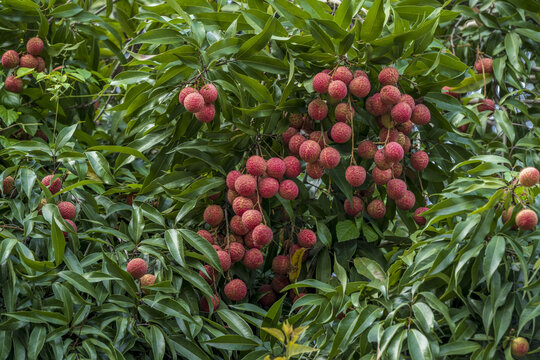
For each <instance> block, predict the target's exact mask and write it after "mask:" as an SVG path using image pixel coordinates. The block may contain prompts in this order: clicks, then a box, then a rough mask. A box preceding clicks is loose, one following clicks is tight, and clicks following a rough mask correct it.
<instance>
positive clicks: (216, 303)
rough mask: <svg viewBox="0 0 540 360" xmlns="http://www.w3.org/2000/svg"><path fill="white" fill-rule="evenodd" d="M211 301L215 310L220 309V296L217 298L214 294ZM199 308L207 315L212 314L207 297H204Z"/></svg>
mask: <svg viewBox="0 0 540 360" xmlns="http://www.w3.org/2000/svg"><path fill="white" fill-rule="evenodd" d="M210 300H211V301H212V305H213V306H214V310H217V309H218V308H219V296H217V294H214V296H212V297H211V298H210ZM199 308H200V309H201V311H202V312H205V313H207V312H210V306H209V305H208V300H207V299H206V297H204V296H203V297H202V298H201V302H200V303H199Z"/></svg>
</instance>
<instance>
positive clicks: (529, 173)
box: [519, 167, 540, 187]
mask: <svg viewBox="0 0 540 360" xmlns="http://www.w3.org/2000/svg"><path fill="white" fill-rule="evenodd" d="M539 180H540V172H538V169H536V168H533V167H527V168H525V169H523V170H521V171H520V173H519V183H520V184H521V185H523V186H527V187H531V186H535V185H536V184H538V181H539Z"/></svg>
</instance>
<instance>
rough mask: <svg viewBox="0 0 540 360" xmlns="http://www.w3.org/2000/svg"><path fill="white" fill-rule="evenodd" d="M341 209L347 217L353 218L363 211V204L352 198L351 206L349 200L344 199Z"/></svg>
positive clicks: (354, 197) (356, 198)
mask: <svg viewBox="0 0 540 360" xmlns="http://www.w3.org/2000/svg"><path fill="white" fill-rule="evenodd" d="M343 208H344V209H345V212H346V213H347V215H349V216H353V217H354V216H356V215H358V214H360V213H362V211H363V210H364V202H363V201H362V200H361V199H360V198H359V197H356V196H353V203H352V206H351V202H350V201H349V199H346V200H345V204H344V206H343Z"/></svg>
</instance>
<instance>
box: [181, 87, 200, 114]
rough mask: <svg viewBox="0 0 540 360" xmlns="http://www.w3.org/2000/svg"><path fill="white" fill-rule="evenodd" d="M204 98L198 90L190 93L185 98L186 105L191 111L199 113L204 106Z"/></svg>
mask: <svg viewBox="0 0 540 360" xmlns="http://www.w3.org/2000/svg"><path fill="white" fill-rule="evenodd" d="M204 104H205V103H204V98H203V97H202V95H201V94H199V93H198V92H193V93H191V94H188V95H187V96H186V97H185V98H184V107H185V108H186V110H187V111H188V112H190V113H197V112H199V111H201V110H202V109H203V107H204Z"/></svg>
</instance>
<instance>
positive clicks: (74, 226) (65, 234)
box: [62, 219, 77, 240]
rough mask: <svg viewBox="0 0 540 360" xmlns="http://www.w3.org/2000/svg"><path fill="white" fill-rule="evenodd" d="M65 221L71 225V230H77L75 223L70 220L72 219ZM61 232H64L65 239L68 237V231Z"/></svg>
mask: <svg viewBox="0 0 540 360" xmlns="http://www.w3.org/2000/svg"><path fill="white" fill-rule="evenodd" d="M65 220H66V222H67V223H68V224H69V225H70V226H71V228H72V229H73V232H75V233H76V232H77V225H75V223H74V222H73V221H72V220H69V219H65ZM62 234H64V238H65V239H66V240H67V238H68V233H67V232H66V231H62Z"/></svg>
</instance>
